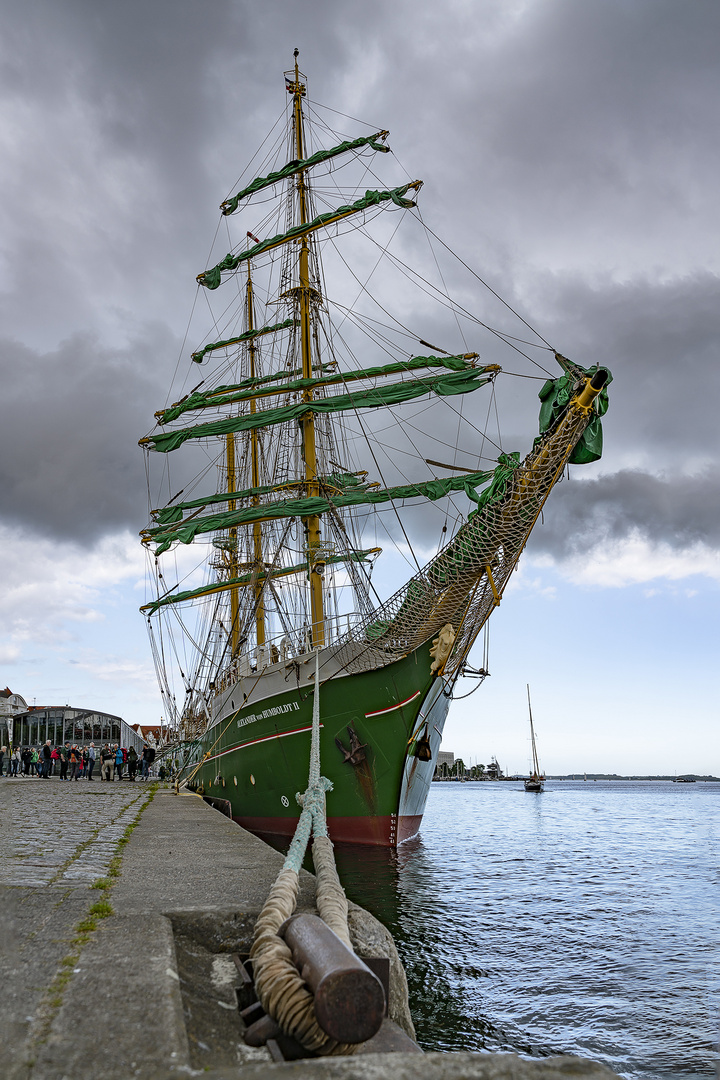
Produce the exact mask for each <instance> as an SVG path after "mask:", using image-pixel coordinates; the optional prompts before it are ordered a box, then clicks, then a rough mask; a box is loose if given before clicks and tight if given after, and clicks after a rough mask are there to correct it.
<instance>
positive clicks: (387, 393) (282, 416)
mask: <svg viewBox="0 0 720 1080" xmlns="http://www.w3.org/2000/svg"><path fill="white" fill-rule="evenodd" d="M483 374H485V371H484V369H483V368H470V369H466V370H461V371H454V372H452V374H450V375H429V376H427V377H426V378H424V379H412V380H407V381H405V382H400V383H391V384H390V385H389V386H376V387H373V388H372V389H369V390H357V391H355V392H354V393H349V394H334V395H333V396H332V397H328V398H321V399H316V400H313V401H301V402H299V403H298V404H297V405H282V406H279V407H278V408H275V409H260V410H258V412H256V413H249V414H246V415H244V416H228V417H226V418H225V419H224V420H216V421H214V422H213V423H209V424H196V425H195V426H194V427H190V428H180V429H178V430H177V431H168V432H160V433H159V434H156V435H147V436H146V437H145V438H144V439H141V440H140V445H141V446H149V447H150V449H151V450H157V451H159V453H161V454H167V453H169V452H170V451H172V450H177V448H178V447H179V446H182V444H183V443H184V442H187V440H188V439H206V438H208V437H209V436H211V435H227V434H229V433H230V432H237V431H251V430H252V429H253V428H265V427H271V426H272V425H274V424H283V423H286V422H287V421H289V420H301V419H302V417H303V416H307V414H308V413H315V414H316V415H319V414H322V413H335V412H343V411H346V410H347V409H376V408H379V407H380V406H383V405H401V404H403V403H405V402H407V401H414V400H415V399H416V398H419V397H422V396H424V395H425V394H431V393H432V394H438V395H439V396H441V397H450V396H453V395H455V394H467V393H469V392H471V391H472V390H477V389H478V388H479V387H481V386H484V385H485V384H486V383H488V382H489V381H490V377H489V376H488V377H486V378H480V376H481V375H483Z"/></svg>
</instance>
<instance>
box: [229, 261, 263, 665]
mask: <svg viewBox="0 0 720 1080" xmlns="http://www.w3.org/2000/svg"><path fill="white" fill-rule="evenodd" d="M245 288H246V297H247V325H248V330H254V329H255V318H254V311H253V306H254V305H253V285H252V278H251V276H250V263H249V262H248V274H247V285H246V287H245ZM248 352H249V354H250V378H251V379H255V378H256V377H257V365H256V363H255V352H256V345H255V339H254V338H250V341H249V343H248ZM256 410H257V405H256V402H255V398H254V397H252V398H251V399H250V415H251V416H252V414H253V413H254V412H255V411H256ZM250 469H251V484H252V487H254V488H256V487H259V486H260V445H259V438H258V431H257V428H252V430H251V432H250ZM252 502H253V505H254V506H259V505H260V496H259V495H253V498H252ZM263 570H264V565H263V561H262V526H261V524H260V522H259V521H256V522H255V523H254V525H253V573H254V575H256V577H257V581H256V582H255V589H254V592H255V630H256V635H257V644H258V647H260V646H261V645H264V644H265V602H264V600H263V596H262V594H263V580H262V573H263ZM236 591H237V590H235V589H233V592H236Z"/></svg>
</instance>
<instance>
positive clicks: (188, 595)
mask: <svg viewBox="0 0 720 1080" xmlns="http://www.w3.org/2000/svg"><path fill="white" fill-rule="evenodd" d="M379 551H380V548H368V550H367V551H348V552H345V553H344V554H342V555H329V556H328V557H327V558H326V559H325V563H326V565H330V564H331V563H346V562H366V561H367V559H368V556H369V555H374V554H376V553H377V552H379ZM307 570H308V564H307V562H302V563H296V564H295V566H283V567H280V568H279V569H278V570H277V571H276V572H271V573H270V577H272V578H274V577H289V576H290V575H291V574H301V573H302V572H303V571H305V573H307ZM267 576H268V575H267V573H266V572H263V573H260V574H258V575H257V577H256V576H255V575H254V574H252V573H250V574H241V575H240V576H239V577H233V578H227V579H226V580H225V581H222V582H218V581H211V582H210V583H209V584H208V585H202V586H201V587H200V588H199V589H186V590H185V591H184V592H179V593H173V592H171V593H169V594H168V595H167V596H163V597H161V598H160V599H158V600H153V602H152V603H151V604H145V605H144V606H143V607H141V608H140V610H141V611H144V612H147V614H148V615H153V614H154V613H155V612H156V611H157V610H158V609H159V608H161V607H167V606H168V605H169V604H181V603H184V602H185V601H187V600H197V599H199V598H200V597H202V596H211V595H212V594H213V593H217V592H226V591H227V590H228V589H233V588H241V587H242V586H244V585H249V584H252V582H253V580H254V581H257V582H261V581H265V578H266V577H267Z"/></svg>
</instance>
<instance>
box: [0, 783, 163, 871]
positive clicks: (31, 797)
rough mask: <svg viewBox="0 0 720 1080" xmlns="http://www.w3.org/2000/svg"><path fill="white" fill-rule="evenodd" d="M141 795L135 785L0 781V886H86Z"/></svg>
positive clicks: (106, 860)
mask: <svg viewBox="0 0 720 1080" xmlns="http://www.w3.org/2000/svg"><path fill="white" fill-rule="evenodd" d="M145 791H146V787H145V784H144V783H142V782H139V781H138V782H135V783H130V782H129V781H112V782H107V781H99V780H97V781H96V780H92V781H87V780H77V781H68V782H66V783H63V784H62V785H61V783H60V780H59V779H58V778H57V777H50V778H48V779H47V780H40V779H36V778H29V779H20V778H14V779H7V778H2V779H0V885H18V886H26V887H27V886H30V887H31V888H32V887H38V886H62V885H65V884H67V883H73V884H78V885H80V884H85V885H91V884H92V883H93V881H95V880H96V879H97V878H100V877H103V876H104V875H105V874H106V873H107V871H108V868H109V866H110V860H111V859H112V858H113V856H114V855H115V849H116V846H117V842H118V840H119V839H120V837H121V836H122V834H123V833H124V831H125V829H126V828H127V826H128V824H129V823H130V821H131V820H132V819H133V818H134V816H135V814H136V813H137V811H138V808H139V807H138V803H139V802H140V801H141V800H142V797H143V794H145Z"/></svg>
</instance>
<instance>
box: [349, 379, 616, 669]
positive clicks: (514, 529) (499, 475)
mask: <svg viewBox="0 0 720 1080" xmlns="http://www.w3.org/2000/svg"><path fill="white" fill-rule="evenodd" d="M607 378H608V373H607V372H606V371H604V370H602V371H599V372H597V373H596V374H595V375H594V376H593V377H592V379H588V380H587V381H586V382H585V385H584V386H581V387H580V391H579V393H576V396H574V397H573V398H572V399H571V400H570V401H569V404H568V405H567V407H566V409H565V411H564V412H562V413H561V415H560V417H559V419H558V420H557V422H556V423H555V424H554V425H553V426H552V427H551V428H550V429H549V430H548V431H546V432H545V433H544V434H543V435H541V436H540V437H539V438H538V439H537V440H536V443H535V446H534V447H533V449H532V450H531V452H530V453H529V454H528V455H527V457H526V458H525V460H524V461H522V462H521V461H520V458H519V454H509V455H507V454H503V455H501V457H500V459H499V462H500V463H499V465H498V467H497V469H496V470H495V474H494V478H493V481H492V482H491V484H490V485H489V487H487V488H486V489H485V490H484V491H483V492H482V493H481V495H480V496H479V497H478V503H479V505H478V509H477V510H476V511H474V512H473V513H472V514H471V515H470V517H469V519H468V521H467V522H466V523H465V525H463V526H462V527H461V528H460V530H459V531H458V533H457V534H456V536H455V537H454V538H453V539H452V540H451V541H450V543H449V544H447V545H446V546H445V547H444V548H443V550H442V551H441V552H440V553H439V554H438V555H436V556H435V558H434V559H432V560H431V561H430V562H429V563H428V564H427V565H426V566H425V567H424V568H423V569H422V570H421V571H420V573H418V574H416V575H415V577H413V578H411V579H410V581H409V582H408V583H407V585H405V586H404V587H403V588H402V589H400V590H399V591H398V592H396V593H395V595H394V596H392V597H391V598H390V599H389V600H388V601H387V602H386V603H385V604H383V605H382V607H380V608H378V609H377V610H376V611H375V613H374V614H373V616H372V617H371V618H368V619H366V620H365V622H363V623H362V624H361V625H360V626H356V627H354V628H353V630H352V631H351V632H350V633H349V634H347V635H346V636H345V638H344V639H343V640H342V642H341V646H340V651H339V655H340V658H341V660H342V663H343V665H344V667H345V670H347V671H349V672H354V671H367V670H370V669H372V668H377V667H383V666H385V665H386V664H388V663H391V662H392V661H393V660H395V659H398V658H399V657H400V656H404V655H406V654H407V653H409V652H411V651H412V650H413V649H415V648H417V647H418V646H419V645H421V644H422V643H423V642H424V641H428V640H430V639H431V638H434V637H435V636H436V635H437V634H438V633H439V632H440V631H441V630H442V628H443V627H444V626H446V624H448V623H450V624H451V625H452V628H453V630H454V632H455V640H454V644H453V649H452V652H451V654H450V656H449V658H448V660H447V662H446V663H445V665H444V673H445V674H446V675H448V676H451V677H452V676H454V675H456V674H458V673H459V671H460V669H461V667H462V665H463V663H464V662H465V660H466V658H467V655H468V653H469V651H470V648H471V647H472V645H473V642H474V641H475V639H476V637H477V635H478V633H479V632H480V630H481V629H482V626H483V624H484V623H485V622H486V620H487V619H488V617H489V616H490V614H491V613H492V611H493V609H494V608H495V607H496V606H497V605H498V604H499V603H500V598H501V596H502V593H503V590H504V588H505V586H506V585H507V582H508V580H509V578H510V574H511V573H512V571H513V570H514V568H515V566H516V565H517V561H518V559H519V558H520V554H521V553H522V550H523V548H524V547H525V544H526V543H527V540H528V537H529V535H530V533H531V531H532V528H533V525H534V524H535V522H536V521H537V518H538V516H539V514H540V512H541V510H542V508H543V505H544V503H545V500H546V499H547V497H548V495H549V494H550V491H551V490H552V488H553V486H554V484H555V483H557V481H558V480H559V479H560V478H561V476H562V473H563V469H564V468H565V465H566V464H567V462H568V461H569V459H570V457H571V456H572V454H573V451H574V450H575V449H576V447H577V446H578V444H579V443H580V442H581V440H582V439H583V436H584V434H585V432H586V430H587V428H588V427H589V425H591V424H595V423H596V422H597V419H598V416H597V412H596V411H595V408H594V401H595V398H596V396H597V394H598V393H599V391H600V389H602V386H603V385H604V382H605V381H606V380H607ZM595 383H597V384H598V385H597V386H596V385H594V384H595Z"/></svg>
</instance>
